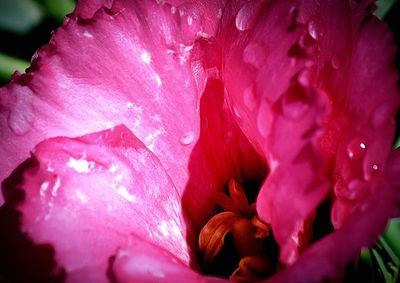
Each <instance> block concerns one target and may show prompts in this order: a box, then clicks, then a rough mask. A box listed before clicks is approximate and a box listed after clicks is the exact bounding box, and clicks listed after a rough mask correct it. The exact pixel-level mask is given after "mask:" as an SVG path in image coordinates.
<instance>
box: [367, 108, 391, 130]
mask: <svg viewBox="0 0 400 283" xmlns="http://www.w3.org/2000/svg"><path fill="white" fill-rule="evenodd" d="M391 115H392V106H391V105H390V104H386V103H385V104H382V105H381V106H379V107H378V108H376V109H375V110H374V112H373V113H372V115H371V119H370V123H371V126H372V127H373V128H375V129H376V128H379V127H381V126H383V125H385V124H386V123H387V122H389V121H390V120H391V118H392V116H391Z"/></svg>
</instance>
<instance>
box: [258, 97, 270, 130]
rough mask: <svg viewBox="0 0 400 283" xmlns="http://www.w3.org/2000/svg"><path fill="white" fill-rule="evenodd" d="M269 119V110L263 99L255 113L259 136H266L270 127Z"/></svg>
mask: <svg viewBox="0 0 400 283" xmlns="http://www.w3.org/2000/svg"><path fill="white" fill-rule="evenodd" d="M271 120H272V117H271V111H270V109H269V107H268V105H267V102H265V101H263V102H262V103H261V105H260V108H259V110H258V115H257V129H258V132H259V133H260V134H261V136H263V137H267V136H268V129H269V128H270V127H269V126H270V124H271Z"/></svg>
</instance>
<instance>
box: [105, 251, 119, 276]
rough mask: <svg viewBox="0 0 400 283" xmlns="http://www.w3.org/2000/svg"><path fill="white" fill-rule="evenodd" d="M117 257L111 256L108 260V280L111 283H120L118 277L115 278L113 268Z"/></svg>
mask: <svg viewBox="0 0 400 283" xmlns="http://www.w3.org/2000/svg"><path fill="white" fill-rule="evenodd" d="M116 257H117V256H115V255H113V256H110V257H109V259H108V267H107V278H108V280H110V282H111V283H118V280H117V277H116V276H115V273H114V270H113V266H114V262H115V259H116Z"/></svg>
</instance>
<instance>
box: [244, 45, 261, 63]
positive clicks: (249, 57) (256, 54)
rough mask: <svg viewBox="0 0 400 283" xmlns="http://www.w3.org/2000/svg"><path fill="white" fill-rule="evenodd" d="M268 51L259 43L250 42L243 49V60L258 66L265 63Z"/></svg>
mask: <svg viewBox="0 0 400 283" xmlns="http://www.w3.org/2000/svg"><path fill="white" fill-rule="evenodd" d="M265 58H266V52H265V50H264V48H262V47H261V46H260V45H259V44H257V43H255V42H251V43H249V44H248V45H247V46H246V47H245V49H244V51H243V61H244V62H245V63H248V64H250V65H252V66H254V67H256V68H260V67H261V66H262V65H263V64H265Z"/></svg>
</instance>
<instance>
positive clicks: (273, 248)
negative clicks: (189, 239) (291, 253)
mask: <svg viewBox="0 0 400 283" xmlns="http://www.w3.org/2000/svg"><path fill="white" fill-rule="evenodd" d="M228 191H229V196H228V195H226V194H224V193H222V192H217V193H215V195H214V199H215V202H216V203H217V205H218V206H219V207H220V208H221V209H222V210H223V211H222V212H220V213H217V214H216V215H214V216H213V217H212V218H211V219H210V220H209V221H208V222H207V224H206V225H205V226H204V227H203V228H202V230H201V231H200V235H199V251H200V254H201V256H202V258H201V259H202V260H201V261H202V264H203V268H204V271H205V273H207V274H212V275H217V276H222V277H229V278H230V279H231V280H233V281H236V282H253V281H257V280H260V279H263V278H265V277H267V276H269V275H270V274H272V273H273V272H274V271H275V270H276V267H277V259H278V250H277V245H276V243H275V241H274V239H273V236H272V231H271V228H270V226H269V225H268V224H266V223H264V222H263V221H261V220H260V218H259V217H258V215H257V211H256V206H255V203H252V204H249V202H248V198H247V196H246V194H245V191H244V189H243V187H242V186H241V185H240V184H239V183H238V182H237V181H236V180H231V181H230V182H229V185H228Z"/></svg>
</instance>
